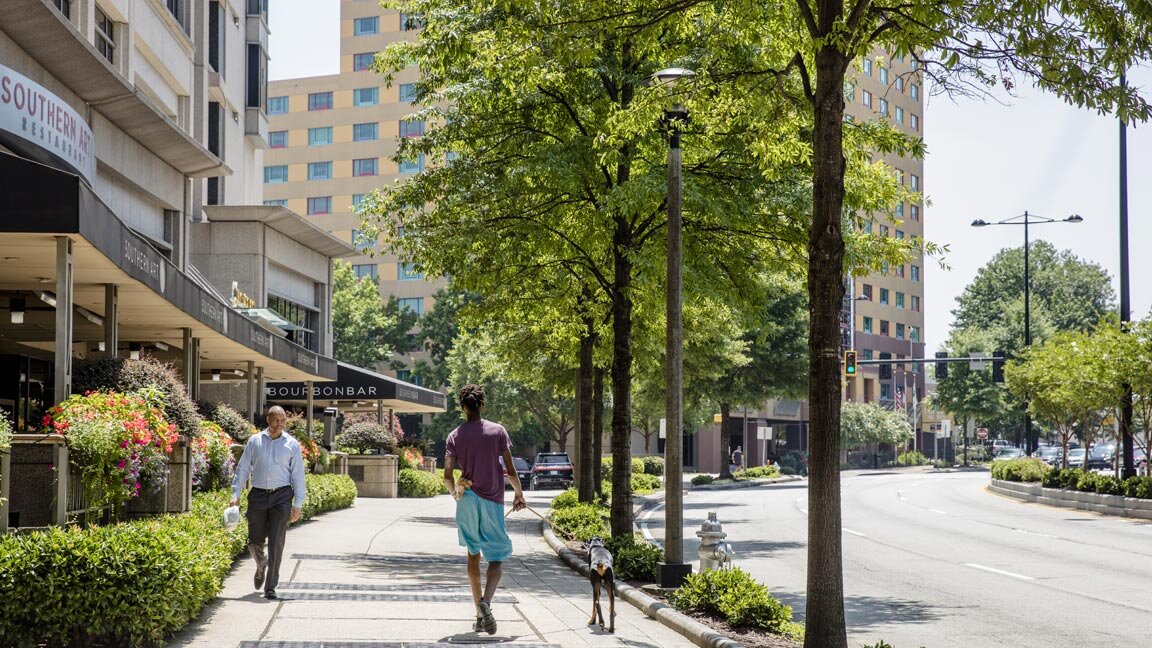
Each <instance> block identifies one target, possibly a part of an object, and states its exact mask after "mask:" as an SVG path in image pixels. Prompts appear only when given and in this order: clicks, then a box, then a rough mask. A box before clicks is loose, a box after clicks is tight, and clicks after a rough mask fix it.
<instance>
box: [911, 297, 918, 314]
mask: <svg viewBox="0 0 1152 648" xmlns="http://www.w3.org/2000/svg"><path fill="white" fill-rule="evenodd" d="M912 312H913V313H919V312H920V298H919V297H918V296H916V295H912Z"/></svg>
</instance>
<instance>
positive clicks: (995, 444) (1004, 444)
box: [990, 439, 1012, 455]
mask: <svg viewBox="0 0 1152 648" xmlns="http://www.w3.org/2000/svg"><path fill="white" fill-rule="evenodd" d="M990 445H991V447H992V454H993V455H995V454H996V453H997V452H1000V451H1001V450H1004V449H1006V448H1011V447H1012V444H1011V443H1008V440H1007V439H992V443H991V444H990Z"/></svg>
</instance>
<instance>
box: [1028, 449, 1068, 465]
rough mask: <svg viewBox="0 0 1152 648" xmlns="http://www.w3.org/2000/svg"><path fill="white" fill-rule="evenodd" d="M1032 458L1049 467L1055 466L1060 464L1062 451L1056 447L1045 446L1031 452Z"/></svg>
mask: <svg viewBox="0 0 1152 648" xmlns="http://www.w3.org/2000/svg"><path fill="white" fill-rule="evenodd" d="M1032 456H1033V457H1036V458H1037V459H1040V460H1041V461H1043V462H1045V463H1047V464H1049V465H1052V466H1057V465H1059V464H1060V459H1061V457H1063V456H1064V449H1063V448H1060V447H1057V446H1046V447H1043V448H1040V449H1038V450H1036V452H1033V453H1032Z"/></svg>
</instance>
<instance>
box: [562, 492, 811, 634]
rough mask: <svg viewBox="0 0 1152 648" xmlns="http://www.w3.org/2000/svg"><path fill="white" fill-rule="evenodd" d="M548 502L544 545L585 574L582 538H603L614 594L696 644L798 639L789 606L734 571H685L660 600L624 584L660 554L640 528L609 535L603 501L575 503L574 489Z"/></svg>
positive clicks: (649, 578)
mask: <svg viewBox="0 0 1152 648" xmlns="http://www.w3.org/2000/svg"><path fill="white" fill-rule="evenodd" d="M552 506H553V510H552V513H551V514H550V516H549V524H542V532H543V534H544V538H545V540H546V541H547V542H548V544H549V546H551V547H552V549H553V550H555V551H556V553H558V554H559V555H560V558H561V559H562V560H563V561H564V562H565V563H566V564H567V565H568V566H569V567H571V568H572V569H573V570H575V571H577V572H579V573H580V574H582V575H584V576H588V565H587V557H586V555H585V556H581V555H580V554H578V553H577V552H578V551H579V550H582V549H583V543H585V542H587V541H588V540H589V539H591V538H593V537H601V538H605V539H606V544H607V545H608V548H609V550H611V551H612V554H613V556H614V558H615V571H616V593H617V595H618V596H620V598H622V599H624V600H626V601H628V602H629V603H631V604H632V605H634V606H635V607H637V608H639V609H640V610H641V611H643V612H644V613H645V614H647V615H648V616H650V617H652V618H653V619H656V620H658V621H660V622H661V623H663V624H664V625H666V626H668V627H670V628H672V629H673V630H676V631H677V632H679V633H680V634H682V635H684V636H685V637H687V638H688V639H689V640H691V641H692V642H693V643H695V644H696V645H698V646H703V647H708V648H740V646H745V647H746V648H793V647H797V646H799V645H800V644H799V643H797V642H798V641H801V640H803V636H804V630H803V626H802V625H800V624H798V623H795V622H793V621H792V609H791V608H790V607H788V606H786V605H783V604H781V603H780V602H779V601H777V600H776V599H774V598H773V597H772V596H771V595H770V593H769V592H768V588H767V587H765V586H764V585H763V584H761V583H758V582H756V581H755V580H754V579H753V578H752V577H751V576H749V575H748V573H747V572H744V571H743V570H740V569H724V570H711V571H707V572H702V573H697V574H692V575H691V576H689V579H688V582H687V583H686V584H685V586H684V587H682V588H680V589H679V590H676V591H675V592H673V593H671V594H670V595H669V597H668V599H667V601H665V600H662V599H658V598H653V597H652V596H649V595H648V594H646V593H644V592H642V591H641V590H639V589H638V588H636V587H633V586H632V585H630V584H629V583H633V584H641V583H651V582H653V581H654V580H655V578H656V568H657V563H659V562H660V561H661V560H662V559H663V552H662V551H661V550H660V548H659V547H657V546H656V545H654V544H652V543H649V542H647V541H646V540H645V539H644V538H643V537H642V536H641V535H640V534H633V535H632V536H624V537H610V535H611V534H610V530H609V527H608V524H607V522H606V521H605V516H606V515H607V512H608V509H607V507H605V506H603V505H602V504H587V503H580V502H578V501H577V498H576V494H575V491H572V490H570V491H566V492H565V493H562V494H561V495H559V496H557V497H556V498H555V499H554V500H553V504H552ZM554 531H555V532H554ZM558 535H560V536H563V537H564V538H565V539H567V540H568V542H565V541H563V540H561V539H560V538H559V537H558ZM731 637H736V638H738V639H739V641H736V640H733V639H732V638H731Z"/></svg>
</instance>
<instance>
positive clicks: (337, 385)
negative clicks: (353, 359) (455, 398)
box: [266, 362, 448, 413]
mask: <svg viewBox="0 0 1152 648" xmlns="http://www.w3.org/2000/svg"><path fill="white" fill-rule="evenodd" d="M337 365H338V366H337V371H336V380H335V381H331V382H328V381H325V382H320V381H317V382H315V383H313V384H312V398H313V399H314V400H315V401H318V402H333V401H335V402H337V403H356V402H370V403H375V402H378V401H379V402H381V403H382V404H383V405H384V407H387V408H389V409H391V410H393V411H396V412H427V413H433V412H443V411H444V410H445V409H447V406H448V399H447V397H446V396H445V395H444V394H442V393H440V392H438V391H434V390H431V389H426V388H424V387H420V386H419V385H413V384H411V383H406V382H404V381H402V380H397V379H396V378H392V377H391V376H385V375H384V374H379V373H376V372H375V371H369V370H368V369H361V368H360V367H355V366H353V365H350V364H346V363H343V362H339V363H337ZM266 395H267V397H268V400H270V401H278V402H293V403H300V402H304V401H307V399H308V391H307V385H305V384H304V383H302V382H279V383H270V384H268V386H267V389H266Z"/></svg>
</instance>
